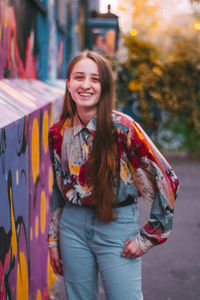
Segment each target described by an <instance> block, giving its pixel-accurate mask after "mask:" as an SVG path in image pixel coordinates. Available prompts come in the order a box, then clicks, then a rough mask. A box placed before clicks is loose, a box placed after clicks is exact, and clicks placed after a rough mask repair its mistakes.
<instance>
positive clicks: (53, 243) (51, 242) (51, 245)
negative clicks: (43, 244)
mask: <svg viewBox="0 0 200 300" xmlns="http://www.w3.org/2000/svg"><path fill="white" fill-rule="evenodd" d="M53 247H57V248H58V247H59V242H58V241H48V248H53Z"/></svg>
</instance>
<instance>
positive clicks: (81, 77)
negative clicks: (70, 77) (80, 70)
mask: <svg viewBox="0 0 200 300" xmlns="http://www.w3.org/2000/svg"><path fill="white" fill-rule="evenodd" d="M74 78H75V79H76V80H82V79H83V76H82V75H77V76H75V77H74Z"/></svg>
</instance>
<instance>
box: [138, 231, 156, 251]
mask: <svg viewBox="0 0 200 300" xmlns="http://www.w3.org/2000/svg"><path fill="white" fill-rule="evenodd" d="M135 240H136V243H137V244H138V246H139V247H140V248H141V249H142V251H143V252H144V253H147V251H149V250H150V249H151V248H153V247H154V244H153V243H152V242H151V241H150V240H149V239H148V238H147V237H146V236H144V235H140V234H138V235H137V236H136V238H135Z"/></svg>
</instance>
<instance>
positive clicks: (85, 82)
mask: <svg viewBox="0 0 200 300" xmlns="http://www.w3.org/2000/svg"><path fill="white" fill-rule="evenodd" d="M81 86H82V88H84V89H87V88H89V87H90V78H89V77H85V78H84V80H83V81H82V83H81Z"/></svg>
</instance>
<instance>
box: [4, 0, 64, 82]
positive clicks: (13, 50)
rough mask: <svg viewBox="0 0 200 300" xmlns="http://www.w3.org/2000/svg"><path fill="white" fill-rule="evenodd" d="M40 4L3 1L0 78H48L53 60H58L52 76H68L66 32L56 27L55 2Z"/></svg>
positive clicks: (25, 0) (15, 0)
mask: <svg viewBox="0 0 200 300" xmlns="http://www.w3.org/2000/svg"><path fill="white" fill-rule="evenodd" d="M38 2H40V1H38ZM48 2H49V4H48ZM40 3H41V4H37V1H35V2H34V1H29V0H21V1H18V0H12V1H8V0H1V1H0V78H23V79H35V78H38V79H42V80H46V79H47V78H48V77H49V75H51V74H49V65H50V66H51V65H52V61H54V62H55V64H54V65H53V71H54V72H55V76H54V78H53V79H55V78H65V73H66V72H65V68H66V64H67V52H66V43H67V33H66V32H63V33H61V32H60V31H59V30H58V28H57V25H56V15H55V10H56V7H55V1H52V0H51V1H50V0H44V1H41V2H40ZM65 5H66V6H67V3H65ZM41 7H42V9H41ZM47 8H48V9H47ZM51 11H52V12H53V13H51ZM65 17H66V18H67V16H65ZM52 38H53V40H54V41H55V42H54V43H53V47H52V46H51V41H52ZM52 52H53V53H54V52H55V53H56V54H57V52H58V53H59V60H58V63H57V55H56V56H55V55H53V56H52V54H53V53H52ZM48 53H49V55H48ZM51 72H52V70H51ZM50 77H51V76H50ZM51 79H52V78H51Z"/></svg>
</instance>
